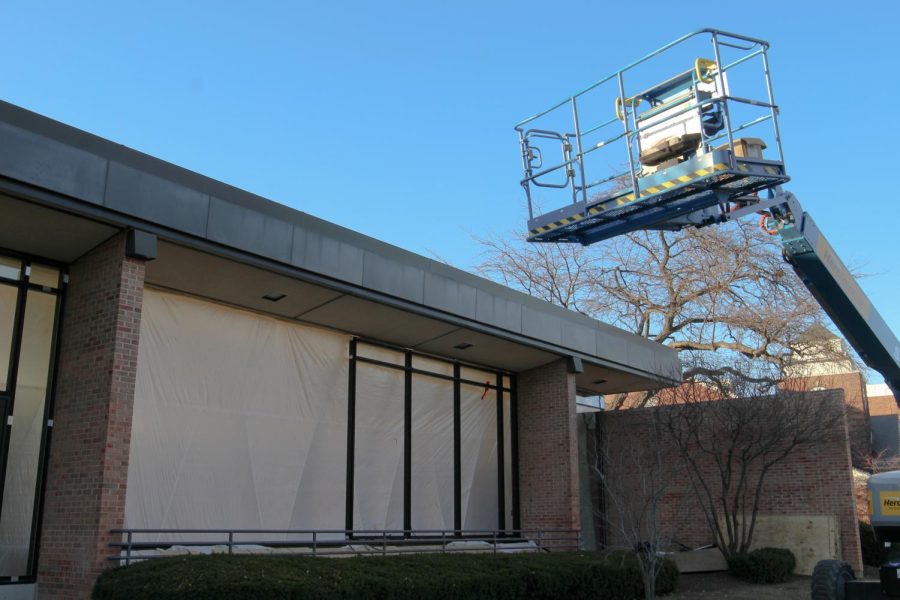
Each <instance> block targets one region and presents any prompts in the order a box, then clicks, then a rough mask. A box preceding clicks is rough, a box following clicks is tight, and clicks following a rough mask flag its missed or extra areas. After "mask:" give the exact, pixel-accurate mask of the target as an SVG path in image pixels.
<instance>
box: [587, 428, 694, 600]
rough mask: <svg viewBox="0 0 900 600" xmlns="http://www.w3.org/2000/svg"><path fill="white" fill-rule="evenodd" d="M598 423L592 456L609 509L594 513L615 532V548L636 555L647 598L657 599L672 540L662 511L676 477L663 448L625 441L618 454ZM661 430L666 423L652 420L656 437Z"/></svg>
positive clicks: (590, 452)
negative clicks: (664, 554)
mask: <svg viewBox="0 0 900 600" xmlns="http://www.w3.org/2000/svg"><path fill="white" fill-rule="evenodd" d="M589 416H590V417H591V418H593V417H595V415H593V414H592V415H589ZM598 421H599V424H598V426H597V427H596V429H595V431H596V435H595V436H594V444H593V446H592V447H589V454H590V455H591V457H592V461H591V468H592V471H593V475H594V477H595V478H596V480H597V481H598V482H599V484H600V490H601V493H602V494H603V495H604V499H605V501H606V502H605V504H606V506H605V510H599V507H594V514H595V516H596V517H597V518H599V519H601V520H602V521H603V523H604V525H605V526H606V528H607V529H608V530H610V532H611V533H612V534H613V536H612V537H613V543H612V544H611V547H623V548H624V549H625V550H628V551H634V552H635V553H636V555H637V560H638V566H639V567H640V571H641V579H642V581H643V583H644V598H645V599H646V600H653V599H654V598H656V579H657V576H658V575H659V573H660V571H661V570H662V567H663V557H662V556H661V554H660V551H661V550H663V549H667V548H668V547H669V545H670V543H671V541H672V539H671V533H670V532H669V531H667V530H666V529H664V528H663V527H661V526H660V518H659V517H660V511H661V510H662V509H663V506H664V501H665V496H666V492H667V490H668V489H669V486H670V484H671V482H672V478H673V477H675V476H677V475H676V472H675V471H674V470H673V469H672V467H671V465H670V464H667V463H668V461H666V460H665V457H664V456H663V451H662V447H661V446H660V445H659V444H653V445H649V446H636V445H630V444H627V443H623V444H621V445H618V446H617V448H615V450H613V449H612V448H611V445H610V438H609V436H608V435H607V432H606V431H605V427H604V425H603V423H604V422H603V420H602V419H598ZM661 426H662V422H661V421H659V420H655V421H654V422H653V427H654V428H655V430H656V436H655V437H658V436H659V435H661V434H662V428H661Z"/></svg>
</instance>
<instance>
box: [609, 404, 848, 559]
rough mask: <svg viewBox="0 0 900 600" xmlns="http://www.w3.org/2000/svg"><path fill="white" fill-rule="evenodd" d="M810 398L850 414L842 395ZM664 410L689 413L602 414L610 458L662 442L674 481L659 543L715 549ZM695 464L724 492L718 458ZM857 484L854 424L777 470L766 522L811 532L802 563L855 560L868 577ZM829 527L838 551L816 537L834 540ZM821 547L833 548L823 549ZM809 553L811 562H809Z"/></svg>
mask: <svg viewBox="0 0 900 600" xmlns="http://www.w3.org/2000/svg"><path fill="white" fill-rule="evenodd" d="M809 394H810V395H811V396H812V397H817V398H820V399H821V398H823V397H824V398H826V399H827V401H828V402H830V403H832V404H833V405H834V406H835V409H836V410H842V409H843V406H842V405H843V402H844V400H843V398H842V393H841V391H840V390H828V391H818V392H810V393H809ZM719 402H733V400H720V401H715V402H710V405H711V408H713V409H714V408H715V407H714V406H712V405H714V404H718V403H719ZM661 410H663V411H678V410H684V407H682V406H666V407H663V408H655V407H654V408H638V409H631V410H619V411H606V412H604V413H602V414H601V416H600V420H601V423H602V427H603V434H604V435H606V436H607V440H608V443H609V449H608V455H609V456H610V457H612V458H611V459H610V460H616V457H620V456H623V455H624V456H628V453H629V452H630V451H631V450H632V449H634V448H647V447H650V445H651V444H656V445H659V444H662V446H661V447H659V451H660V453H661V456H664V457H666V459H665V467H666V469H667V474H668V475H670V476H669V477H667V479H666V481H667V485H666V487H665V495H664V497H663V500H662V503H661V505H660V510H659V513H658V514H659V523H658V526H659V530H660V532H661V536H660V539H666V540H670V541H671V542H672V543H673V544H678V545H683V546H687V547H692V548H697V547H702V546H705V545H707V544H713V543H714V542H715V538H714V536H713V535H712V533H711V532H710V528H709V526H708V524H707V522H706V520H705V517H704V513H703V512H702V511H701V510H699V509H698V507H697V500H696V495H695V491H694V489H693V488H692V486H691V483H690V477H689V476H688V474H687V472H686V471H685V472H682V470H681V469H683V468H685V465H683V464H682V463H681V462H680V459H679V450H678V449H677V447H676V446H675V445H674V443H673V442H672V441H671V440H670V439H669V438H667V437H666V436H665V435H658V433H655V430H654V423H655V420H656V419H657V418H658V417H657V414H656V413H657V411H661ZM640 459H641V460H644V461H646V460H647V457H646V456H642V457H640ZM694 459H695V460H696V461H697V462H698V464H699V465H700V466H701V468H705V469H706V470H707V471H708V472H709V473H710V477H709V478H708V483H709V484H710V485H711V486H713V488H712V489H713V494H718V493H719V492H720V490H719V488H717V487H715V486H716V485H717V484H718V479H717V477H718V473H719V471H718V469H717V466H716V465H715V464H713V462H712V460H713V459H712V457H711V456H710V455H708V454H704V453H697V454H695V455H694ZM640 470H641V467H640V465H638V466H636V467H635V468H633V469H620V470H619V471H618V472H619V473H620V474H621V473H624V475H622V478H624V479H626V480H630V479H635V480H637V478H638V477H639V473H640ZM673 474H674V475H673ZM626 483H627V481H626ZM614 485H615V484H614ZM635 485H637V483H635ZM853 486H854V484H853V474H852V469H851V464H850V451H849V435H848V428H847V419H842V420H841V424H840V431H837V432H835V435H834V436H832V437H831V438H830V439H829V440H827V441H824V442H822V443H819V444H816V445H814V446H813V447H804V448H803V449H801V450H799V451H797V452H796V453H795V454H793V455H791V456H790V457H789V458H788V459H786V460H785V461H783V462H781V463H780V464H778V465H777V466H776V467H774V468H773V470H772V471H771V472H770V473H769V474H768V475H767V478H766V480H765V484H764V486H763V489H762V496H761V504H760V519H761V520H765V519H766V518H770V517H776V518H781V519H785V518H786V519H787V520H784V521H782V522H784V523H790V522H791V521H792V520H793V521H795V522H797V523H798V524H799V527H801V528H802V529H804V531H803V532H802V535H801V536H800V537H799V538H798V539H799V540H800V543H799V544H798V547H794V548H793V550H794V552H795V554H797V555H798V559H799V560H800V562H801V563H803V562H804V559H811V560H812V561H813V562H814V560H815V559H814V558H813V556H814V555H815V554H816V553H817V559H821V558H832V557H833V558H841V559H843V560H846V561H848V562H849V563H850V564H851V565H852V566H853V568H854V570H856V571H857V572H861V569H862V554H861V547H860V541H859V532H858V529H857V515H856V501H855V496H854V487H853ZM614 489H615V488H614ZM651 489H652V488H651ZM596 493H598V491H597V490H595V494H596ZM829 522H830V523H834V525H835V529H836V530H835V531H834V532H833V535H832V536H831V537H830V544H833V545H834V546H836V547H834V546H832V547H830V548H829V547H824V548H823V547H816V544H814V543H813V542H812V540H813V539H814V538H816V537H817V536H819V537H821V538H823V539H828V535H827V532H821V531H813V529H815V528H825V527H828V525H827V524H828V523H829ZM598 525H601V526H602V523H600V522H598ZM606 529H607V531H606V537H607V541H608V543H610V544H611V545H617V544H621V543H622V540H620V539H618V538H617V534H616V530H615V528H610V527H607V528H606ZM761 537H762V534H760V533H757V536H756V538H755V539H756V541H757V544H761V545H776V546H784V545H787V542H786V539H787V535H786V533H784V532H781V533H779V534H778V535H777V538H778V539H762V540H761ZM795 541H797V540H795ZM822 545H825V546H828V545H829V544H819V546H822ZM679 547H680V546H679ZM756 547H758V545H757V546H756ZM807 554H808V555H809V556H806V555H807ZM811 560H806V561H805V562H806V564H807V566H809V565H810V564H812V562H811Z"/></svg>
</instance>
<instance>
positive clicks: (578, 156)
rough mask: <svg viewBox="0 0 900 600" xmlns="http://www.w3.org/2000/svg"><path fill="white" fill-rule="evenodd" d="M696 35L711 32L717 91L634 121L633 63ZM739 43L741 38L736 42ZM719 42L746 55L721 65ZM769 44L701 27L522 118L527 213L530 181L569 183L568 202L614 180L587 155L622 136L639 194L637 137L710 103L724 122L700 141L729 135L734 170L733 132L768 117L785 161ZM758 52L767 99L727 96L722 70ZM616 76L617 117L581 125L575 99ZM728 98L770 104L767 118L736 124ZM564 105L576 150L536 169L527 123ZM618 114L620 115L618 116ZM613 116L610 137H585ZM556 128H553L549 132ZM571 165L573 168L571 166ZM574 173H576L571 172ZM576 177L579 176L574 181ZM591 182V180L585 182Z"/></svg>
mask: <svg viewBox="0 0 900 600" xmlns="http://www.w3.org/2000/svg"><path fill="white" fill-rule="evenodd" d="M700 35H709V36H710V40H711V42H712V44H713V53H714V56H715V60H714V63H715V67H716V70H715V75H714V77H715V79H716V81H717V88H718V89H719V93H720V95H719V96H718V97H716V98H713V99H708V100H705V101H696V100H695V101H690V98H685V99H684V100H683V102H687V105H686V106H685V107H684V108H682V109H681V110H677V111H674V112H671V113H670V114H667V115H666V116H665V117H664V118H662V119H659V120H654V121H653V122H652V123H648V124H646V125H644V126H643V127H638V124H637V116H636V115H637V113H636V112H635V110H634V106H631V110H630V111H629V100H628V98H627V95H626V89H625V86H624V75H625V74H626V73H628V72H629V71H631V70H632V69H634V68H635V67H637V66H639V65H641V64H644V63H646V62H647V61H649V60H650V59H652V58H654V57H657V56H659V55H660V54H662V53H664V52H666V51H668V50H670V49H672V48H674V47H676V46H678V45H680V44H683V43H684V42H686V41H687V40H690V39H692V38H695V37H697V36H700ZM738 42H742V43H738ZM720 46H726V47H731V48H737V49H739V50H741V51H746V52H747V53H746V54H745V55H742V56H740V57H738V58H737V59H735V60H733V61H732V62H730V63H728V64H725V63H723V61H722V56H721V53H720V51H719V48H720ZM768 49H769V43H768V42H767V41H765V40H762V39H759V38H754V37H751V36H745V35H741V34H736V33H732V32H729V31H725V30H721V29H714V28H704V29H698V30H696V31H693V32H691V33H688V34H686V35H683V36H681V37H679V38H678V39H676V40H674V41H672V42H670V43H668V44H665V45H664V46H662V47H660V48H658V49H656V50H654V51H653V52H650V53H648V54H646V55H644V56H643V57H641V58H639V59H638V60H636V61H634V62H632V63H630V64H628V65H626V66H625V67H623V68H621V69H619V70H617V71H615V72H613V73H612V74H610V75H608V76H607V77H604V78H602V79H600V80H598V81H596V82H595V83H593V84H591V85H589V86H587V87H586V88H584V89H582V90H580V91H578V92H576V93H575V94H572V95H571V96H569V97H567V98H565V99H564V100H562V101H560V102H558V103H557V104H554V105H553V106H551V107H550V108H548V109H546V110H544V111H541V112H539V113H537V114H535V115H533V116H531V117H528V118H527V119H524V120H522V121H520V122H519V123H517V124H516V125H515V127H514V129H515V130H516V131H517V132H518V134H519V141H520V144H521V145H522V156H523V167H524V172H525V173H524V178H523V179H522V180H521V181H520V184H521V185H522V186H523V188H524V190H525V194H526V198H527V200H528V212H529V218H534V210H533V200H532V190H531V187H530V186H537V187H547V188H557V189H564V188H571V189H570V191H571V196H572V198H571V201H572V202H573V203H574V202H578V200H579V198H580V199H581V200H582V201H584V202H587V192H588V190H589V189H591V188H592V187H594V186H596V185H598V184H599V183H600V182H605V181H609V180H611V179H614V178H615V177H606V178H599V179H597V177H596V174H591V173H586V165H585V159H586V157H587V155H589V154H592V153H594V152H596V151H597V150H599V149H601V148H605V147H608V146H610V145H611V144H613V143H614V142H618V141H619V140H622V139H624V141H625V144H626V146H627V149H626V151H627V158H628V169H627V170H626V171H625V172H624V173H625V174H626V175H628V174H630V179H631V182H630V186H629V187H630V188H631V191H632V192H633V193H634V195H635V197H636V198H637V197H640V186H639V183H640V182H639V174H640V172H641V168H642V167H641V166H640V161H639V159H638V158H636V157H635V148H636V149H637V152H638V153H639V152H640V151H641V148H640V138H639V134H640V133H641V132H643V131H645V130H647V129H650V128H656V127H659V126H660V125H661V124H663V123H666V122H668V121H671V120H673V119H677V118H678V117H680V116H682V115H683V114H685V113H687V112H690V111H694V110H701V109H703V108H704V107H709V106H718V107H719V110H720V111H721V113H722V118H723V121H724V122H723V126H724V131H723V132H722V133H721V135H718V136H715V137H713V136H709V138H707V137H706V136H704V138H703V143H705V144H708V143H710V141H712V140H717V139H720V138H721V137H727V138H728V148H729V149H730V150H731V155H730V157H729V162H730V167H731V168H732V169H734V168H736V162H735V158H734V143H735V137H734V134H735V133H736V132H738V131H742V130H744V129H747V128H749V127H752V126H755V125H759V124H760V123H764V122H766V121H772V127H773V130H774V138H775V148H776V149H777V153H778V157H777V161H778V162H781V163H782V164H783V163H784V155H783V150H782V144H781V134H780V130H779V127H778V107H777V105H776V104H775V100H774V94H773V92H772V82H771V75H770V71H769V65H768V56H767V51H768ZM758 56H761V57H762V62H763V73H764V79H765V85H766V94H767V96H768V98H767V100H768V101H763V100H756V99H750V98H742V97H738V96H731V95H730V94H728V93H726V92H725V87H724V75H725V72H726V71H728V70H730V69H733V68H735V67H737V66H739V65H741V64H743V63H745V62H747V61H749V60H751V59H753V58H754V57H758ZM615 80H618V94H617V97H618V98H619V104H618V105H620V106H621V107H622V111H623V112H622V114H621V115H619V116H617V118H615V119H608V120H606V121H604V122H602V123H599V124H597V125H593V126H588V125H589V124H588V125H584V123H583V122H582V119H581V118H580V115H579V103H578V100H579V99H580V98H581V97H582V96H584V95H585V94H587V93H589V92H591V91H592V90H595V89H596V88H598V87H599V86H601V85H603V84H605V83H608V82H614V81H615ZM731 102H735V103H739V104H747V105H752V106H756V107H759V108H764V109H768V113H769V114H768V115H767V116H766V117H765V118H754V119H751V120H749V121H747V122H743V123H740V124H737V123H733V122H732V115H731V114H730V113H731V111H730V110H729V104H730V103H731ZM565 106H569V107H570V109H571V113H572V114H571V119H572V122H573V125H574V129H575V133H574V134H571V133H567V134H565V135H566V136H567V137H571V139H572V140H573V141H574V145H575V148H576V151H575V152H574V154H572V155H567V156H565V157H564V160H563V162H562V163H560V164H551V165H549V166H545V167H543V168H541V167H542V165H541V166H538V169H539V170H537V172H536V170H535V169H534V168H533V167H532V166H531V165H530V164H529V163H528V160H527V153H526V148H528V147H530V146H528V138H529V132H531V131H534V130H533V129H528V130H525V126H526V125H528V124H530V123H534V121H536V120H537V119H540V118H541V117H544V116H546V115H548V114H550V113H552V112H554V111H556V110H558V109H561V108H563V107H565ZM557 114H558V113H557ZM619 117H621V118H619ZM616 121H620V122H621V123H622V124H623V125H624V127H623V130H622V131H621V132H620V133H618V134H616V135H613V136H612V137H609V136H605V137H607V139H603V140H601V141H599V142H596V143H587V142H586V140H585V138H586V137H587V136H588V135H590V134H593V133H595V132H597V131H599V130H601V129H604V128H606V127H608V126H611V125H614V124H615V123H616ZM553 133H556V132H553ZM573 169H574V170H573ZM559 170H565V172H566V181H565V182H564V183H561V184H545V183H541V182H540V181H539V179H540V178H542V177H545V176H546V175H548V174H551V173H553V172H556V171H559ZM576 173H577V177H576V176H575V174H576ZM576 179H577V181H576ZM589 182H590V183H589Z"/></svg>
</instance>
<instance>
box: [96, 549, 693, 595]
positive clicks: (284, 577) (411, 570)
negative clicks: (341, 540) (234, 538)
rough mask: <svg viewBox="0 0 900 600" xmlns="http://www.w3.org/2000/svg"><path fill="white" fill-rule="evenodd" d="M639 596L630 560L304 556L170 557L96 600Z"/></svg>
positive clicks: (667, 582) (120, 575) (670, 574)
mask: <svg viewBox="0 0 900 600" xmlns="http://www.w3.org/2000/svg"><path fill="white" fill-rule="evenodd" d="M677 577H678V569H677V568H676V567H675V565H674V563H673V562H672V561H668V560H667V561H666V562H665V564H664V567H663V570H662V572H661V573H660V576H659V578H658V580H657V581H658V582H657V591H658V593H660V594H664V593H667V592H671V591H672V590H673V589H674V587H675V581H676V579H677ZM642 594H643V584H642V583H641V576H640V571H639V569H638V565H637V559H636V558H635V557H634V556H630V557H627V556H615V557H613V556H610V555H607V554H601V553H596V552H559V553H549V554H515V555H509V554H507V555H504V554H497V555H494V554H420V555H414V556H402V557H398V556H388V557H357V558H343V559H328V558H312V557H305V556H265V555H227V554H219V555H211V556H197V555H194V556H178V557H171V558H160V559H154V560H149V561H144V562H141V563H137V564H134V565H131V566H129V567H118V568H115V569H110V570H109V571H106V572H104V573H103V574H102V575H101V576H100V578H99V579H98V580H97V583H96V585H95V586H94V592H93V596H92V597H93V598H94V599H95V600H120V599H126V598H127V599H128V600H142V599H149V598H153V599H156V600H187V599H191V600H203V599H206V598H229V599H234V600H240V599H244V598H247V599H249V598H315V599H319V600H327V599H331V598H342V599H360V600H362V599H364V598H365V599H369V598H373V599H377V598H385V599H386V598H390V599H392V600H394V599H396V600H400V599H413V598H435V599H450V598H453V599H455V600H463V599H473V600H474V599H478V598H499V599H503V600H514V599H519V598H523V599H524V598H529V599H531V598H535V599H543V598H546V599H550V598H571V599H573V600H578V599H587V598H608V599H611V600H615V599H618V600H632V599H633V598H638V597H640V596H641V595H642Z"/></svg>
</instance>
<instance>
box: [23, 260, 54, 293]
mask: <svg viewBox="0 0 900 600" xmlns="http://www.w3.org/2000/svg"><path fill="white" fill-rule="evenodd" d="M28 282H29V283H33V284H35V285H43V286H45V287H48V288H53V289H56V288H58V287H59V269H56V268H54V267H48V266H46V265H38V264H32V265H31V275H30V276H29V277H28Z"/></svg>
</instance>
